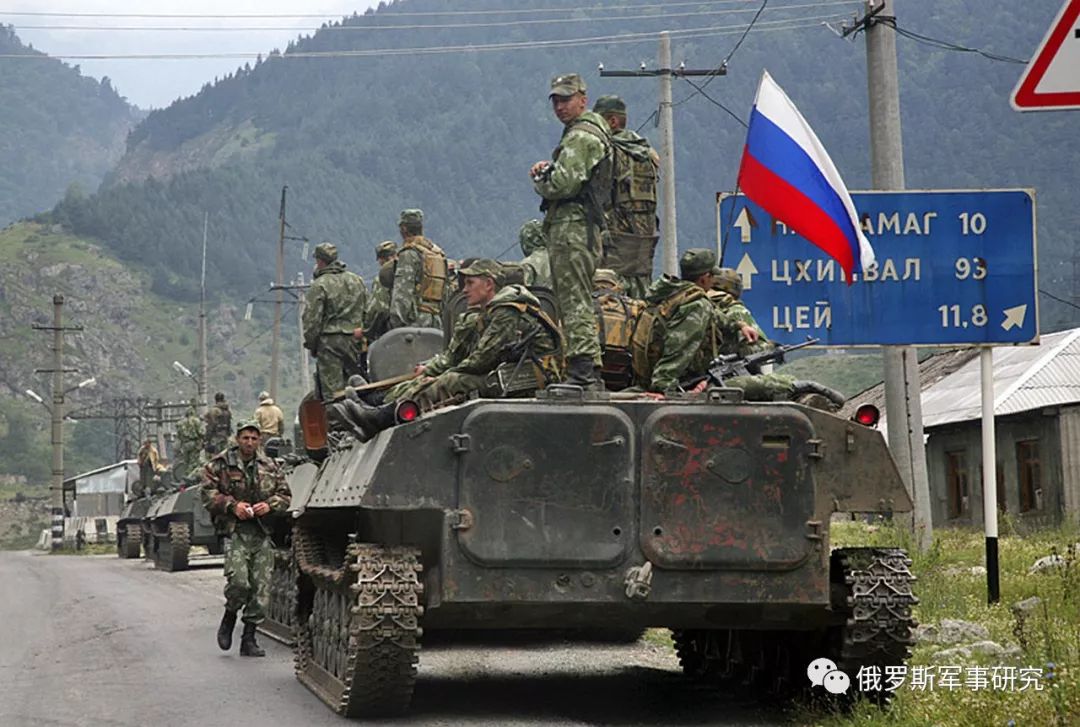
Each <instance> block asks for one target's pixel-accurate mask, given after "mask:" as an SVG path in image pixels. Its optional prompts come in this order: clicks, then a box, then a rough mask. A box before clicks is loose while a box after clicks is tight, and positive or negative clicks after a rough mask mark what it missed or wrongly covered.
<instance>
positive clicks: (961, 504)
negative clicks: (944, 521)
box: [945, 451, 968, 519]
mask: <svg viewBox="0 0 1080 727" xmlns="http://www.w3.org/2000/svg"><path fill="white" fill-rule="evenodd" d="M945 483H946V488H947V489H948V499H949V503H948V505H949V518H950V519H955V518H958V517H960V516H961V515H964V514H966V513H967V511H968V470H967V453H966V452H963V451H960V452H946V453H945Z"/></svg>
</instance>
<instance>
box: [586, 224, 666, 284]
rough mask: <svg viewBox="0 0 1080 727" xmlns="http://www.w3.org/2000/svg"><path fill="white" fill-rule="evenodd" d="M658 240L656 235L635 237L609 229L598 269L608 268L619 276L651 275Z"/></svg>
mask: <svg viewBox="0 0 1080 727" xmlns="http://www.w3.org/2000/svg"><path fill="white" fill-rule="evenodd" d="M659 240H660V237H659V236H658V235H636V234H632V233H628V232H618V231H615V230H614V229H610V228H609V230H608V240H607V244H606V245H604V258H603V261H602V262H601V264H600V267H605V268H610V269H612V270H614V271H615V272H617V273H618V274H619V275H652V270H653V255H654V254H655V251H656V244H657V242H659Z"/></svg>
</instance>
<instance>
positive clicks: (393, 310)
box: [390, 209, 449, 329]
mask: <svg viewBox="0 0 1080 727" xmlns="http://www.w3.org/2000/svg"><path fill="white" fill-rule="evenodd" d="M398 231H399V232H400V233H401V239H402V243H401V249H400V250H399V251H398V257H397V263H396V265H395V266H394V283H393V285H392V286H391V291H390V328H391V329H394V328H402V327H404V326H419V327H421V328H442V305H443V298H444V295H445V292H446V281H447V276H448V274H449V267H448V264H447V261H446V254H445V253H443V251H442V249H441V248H440V247H439V246H438V245H436V244H435V243H434V242H432V241H431V240H429V239H427V238H426V237H424V213H423V211H422V210H418V209H408V210H403V211H402V212H401V216H400V217H399V218H398Z"/></svg>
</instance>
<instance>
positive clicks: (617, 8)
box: [0, 0, 753, 20]
mask: <svg viewBox="0 0 1080 727" xmlns="http://www.w3.org/2000/svg"><path fill="white" fill-rule="evenodd" d="M752 1H753V0H698V1H693V2H686V1H683V2H666V3H647V4H641V5H636V4H629V3H623V4H620V5H592V6H583V7H569V8H565V7H564V8H528V9H517V10H441V11H439V10H432V11H423V12H420V11H414V12H397V11H389V12H384V13H382V14H379V13H372V14H363V15H360V14H355V13H354V14H353V15H349V16H344V17H346V18H348V19H356V18H373V17H374V18H384V17H441V16H477V15H526V14H529V15H532V14H539V13H562V14H567V13H577V12H582V11H595V10H601V11H604V12H607V13H611V12H623V11H628V10H629V11H633V10H647V9H667V8H673V7H686V6H696V7H701V6H714V5H736V4H740V3H742V4H749V3H750V2H752ZM0 15H16V16H21V17H48V18H151V19H153V18H161V19H165V18H174V19H186V20H195V19H206V20H229V19H274V18H279V19H299V18H322V19H325V18H327V17H336V15H335V14H334V13H95V12H72V13H65V12H56V11H32V10H26V11H0Z"/></svg>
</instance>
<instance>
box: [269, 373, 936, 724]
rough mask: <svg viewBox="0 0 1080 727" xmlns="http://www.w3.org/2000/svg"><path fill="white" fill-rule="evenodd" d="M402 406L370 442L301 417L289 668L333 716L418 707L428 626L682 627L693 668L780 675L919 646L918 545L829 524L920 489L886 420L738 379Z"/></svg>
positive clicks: (881, 509) (892, 655)
mask: <svg viewBox="0 0 1080 727" xmlns="http://www.w3.org/2000/svg"><path fill="white" fill-rule="evenodd" d="M400 418H404V419H411V421H408V423H405V424H401V425H399V426H395V427H392V428H390V429H387V430H384V431H382V432H380V433H378V434H376V435H375V436H374V437H373V438H372V439H370V440H369V441H366V442H360V441H358V440H356V439H353V438H352V437H350V436H345V435H339V434H337V433H333V432H331V433H329V434H327V433H326V431H325V422H323V423H320V422H319V421H317V418H316V417H314V416H310V415H309V416H306V417H305V416H304V415H303V414H302V421H303V423H304V433H305V439H306V442H307V446H308V449H309V450H310V451H311V452H312V453H313V454H314V455H315V458H316V459H317V460H319V461H317V462H315V461H313V462H310V463H307V464H302V465H300V466H298V467H297V468H296V469H295V470H294V471H293V473H292V474H291V476H290V480H289V481H290V485H291V487H292V489H293V499H292V506H291V507H292V513H293V517H294V528H293V552H294V556H295V560H296V567H297V570H298V571H299V579H298V581H297V582H296V586H297V590H296V610H295V618H296V622H295V632H296V635H297V642H296V646H295V669H296V674H297V676H298V678H299V680H300V681H301V682H302V683H303V684H305V685H306V686H307V687H308V688H310V689H311V690H312V691H313V692H314V693H315V694H316V695H318V697H319V698H320V699H322V700H323V701H324V702H326V703H327V704H328V705H329V706H330V707H331V708H332V709H334V710H335V711H336V712H338V713H339V714H342V715H345V716H350V717H353V716H384V715H392V714H399V713H402V712H404V711H406V710H407V709H408V707H409V704H410V700H411V697H412V693H413V686H414V682H415V679H416V667H417V661H418V658H419V653H420V643H421V637H422V633H423V632H424V631H429V630H441V629H447V630H460V629H484V630H492V629H494V630H498V629H515V630H516V629H540V630H544V629H559V630H563V629H582V630H594V629H596V630H599V629H609V628H612V627H618V628H625V629H640V628H644V627H668V628H670V629H672V631H673V633H674V640H675V644H676V648H677V651H678V656H679V659H680V661H681V663H682V666H683V669H684V670H685V672H686V673H687V674H688V675H691V676H694V677H705V678H724V677H726V678H729V679H733V680H735V681H736V682H737V683H744V684H745V683H749V684H757V685H761V686H766V687H769V688H773V689H776V690H778V691H780V692H784V691H790V690H791V689H793V688H797V687H801V686H803V685H805V684H806V683H807V679H806V668H807V665H808V664H809V662H810V661H811V660H813V659H816V658H819V657H827V658H830V659H832V660H833V661H834V662H835V663H836V664H837V665H838V667H839V668H840V669H841V670H843V671H845V672H846V673H848V674H849V675H854V674H856V673H857V672H858V669H859V667H861V666H864V665H866V666H868V665H877V666H879V667H884V666H885V665H898V664H901V663H903V661H904V659H905V658H906V657H907V655H908V647H909V644H910V631H911V628H912V626H913V622H912V614H911V609H912V606H913V605H914V604H915V603H916V599H915V596H914V595H913V593H912V581H913V580H914V579H913V577H912V575H911V573H910V571H909V570H908V566H909V561H908V559H907V558H906V556H905V554H904V553H903V551H901V550H897V549H889V548H844V549H837V550H833V549H832V548H830V544H829V522H830V518H831V516H832V515H833V514H834V513H837V512H857V513H893V512H904V511H908V510H910V509H911V501H910V499H909V497H908V495H907V492H906V490H905V488H904V485H903V483H902V481H901V479H900V476H899V474H898V472H897V469H896V466H895V464H894V462H893V460H892V458H891V457H890V455H889V453H888V451H887V449H886V446H885V443H884V441H883V440H882V437H881V434H880V433H879V432H877V431H875V430H874V429H871V428H869V427H867V426H863V424H860V423H858V422H855V421H849V420H846V419H843V418H840V417H839V416H837V415H835V414H832V413H829V412H826V411H821V410H818V409H814V408H810V407H807V406H804V405H801V404H798V403H793V402H776V403H753V404H751V403H746V402H743V401H741V392H739V391H736V390H733V389H724V388H714V389H712V390H710V391H709V392H708V393H707V396H704V397H694V398H692V397H688V398H686V399H668V400H663V401H653V400H649V399H645V398H635V397H633V396H626V395H623V394H605V393H587V392H583V391H582V390H581V389H580V388H577V387H564V386H555V387H549V388H548V389H547V390H545V391H543V392H540V393H539V395H538V397H537V398H535V399H524V400H481V399H474V400H471V401H467V402H465V403H462V404H458V405H455V406H449V407H446V408H442V409H437V410H435V411H432V412H429V413H427V414H420V413H419V412H418V411H411V412H402V413H401V416H400ZM864 421H866V419H864ZM852 678H854V677H852Z"/></svg>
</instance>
